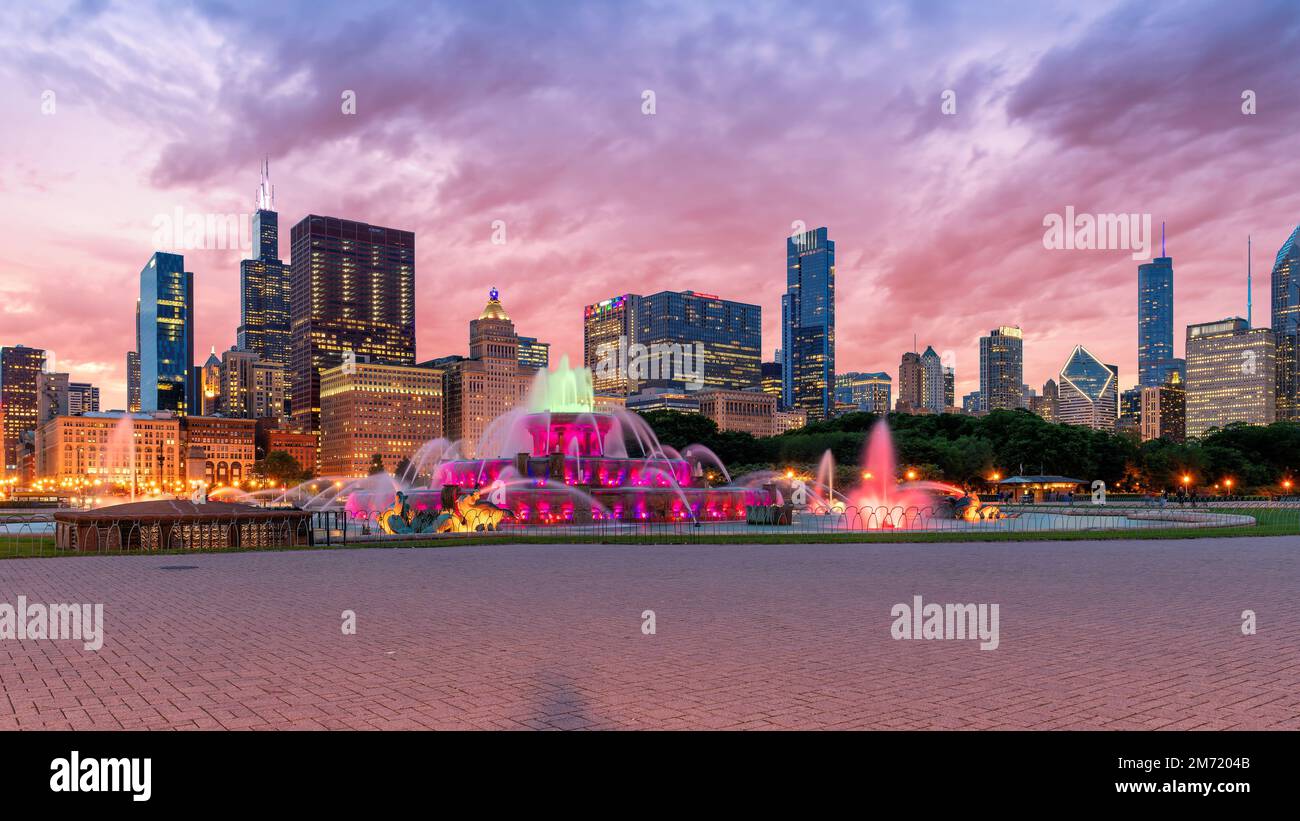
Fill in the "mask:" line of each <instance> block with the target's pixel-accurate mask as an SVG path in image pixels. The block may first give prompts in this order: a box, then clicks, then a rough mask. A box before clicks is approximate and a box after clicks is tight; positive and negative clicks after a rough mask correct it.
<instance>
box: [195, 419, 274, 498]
mask: <svg viewBox="0 0 1300 821" xmlns="http://www.w3.org/2000/svg"><path fill="white" fill-rule="evenodd" d="M181 429H182V432H183V433H184V435H185V443H184V444H185V445H186V446H187V451H186V452H187V454H189V453H193V454H194V458H196V459H197V458H199V454H198V453H197V452H194V450H193V449H194V448H196V447H198V448H202V449H203V454H202V459H203V481H204V483H205V484H207V485H208V486H209V487H222V486H225V485H239V484H242V483H243V482H245V481H248V480H249V479H251V478H252V475H253V463H254V462H256V461H257V448H256V441H257V422H256V421H255V420H253V419H230V418H226V417H213V416H189V417H186V419H185V421H184V422H183V423H182V425H181ZM187 458H188V456H187Z"/></svg>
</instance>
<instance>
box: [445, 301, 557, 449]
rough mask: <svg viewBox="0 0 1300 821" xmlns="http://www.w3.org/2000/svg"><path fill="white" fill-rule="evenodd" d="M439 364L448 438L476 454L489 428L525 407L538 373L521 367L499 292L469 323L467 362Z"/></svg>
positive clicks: (450, 360)
mask: <svg viewBox="0 0 1300 821" xmlns="http://www.w3.org/2000/svg"><path fill="white" fill-rule="evenodd" d="M440 361H441V362H442V363H444V364H443V368H444V370H445V373H446V377H445V380H444V388H445V391H446V396H445V402H446V405H445V407H446V429H447V438H448V439H450V440H452V441H453V442H455V441H458V440H459V441H460V442H461V451H462V452H463V453H465V454H466V455H469V454H473V453H474V452H475V449H476V448H477V447H478V444H479V441H480V440H481V439H482V437H483V432H484V430H486V428H487V426H488V424H489V423H490V422H491V421H492V420H493V419H496V418H497V417H498V416H501V415H502V414H504V413H507V412H509V411H511V410H513V409H514V408H516V407H517V406H519V405H521V404H522V403H523V402H524V400H525V399H526V398H527V396H528V389H529V388H530V387H531V386H532V382H533V377H534V376H535V373H536V372H535V371H534V369H533V368H530V367H526V366H523V365H520V364H519V336H518V335H517V334H516V333H515V324H514V322H512V321H511V320H510V316H509V315H508V314H507V313H506V310H505V308H504V307H502V305H501V300H500V295H499V294H498V293H497V289H495V288H493V289H492V290H491V291H490V292H489V293H488V303H487V305H486V306H484V308H483V311H482V313H480V314H479V317H478V319H475V320H472V321H471V322H470V323H469V358H461V357H450V358H448V359H446V360H440Z"/></svg>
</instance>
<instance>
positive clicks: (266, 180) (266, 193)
mask: <svg viewBox="0 0 1300 821" xmlns="http://www.w3.org/2000/svg"><path fill="white" fill-rule="evenodd" d="M257 210H259V211H274V210H275V186H273V185H271V158H270V157H263V158H262V181H261V183H260V184H259V185H258V186H257Z"/></svg>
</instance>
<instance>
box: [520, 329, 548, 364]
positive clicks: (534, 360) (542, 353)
mask: <svg viewBox="0 0 1300 821" xmlns="http://www.w3.org/2000/svg"><path fill="white" fill-rule="evenodd" d="M519 364H520V365H523V366H524V367H525V368H532V369H533V370H535V371H544V370H546V369H547V368H549V367H551V343H549V342H539V341H538V340H537V337H535V336H521V337H519Z"/></svg>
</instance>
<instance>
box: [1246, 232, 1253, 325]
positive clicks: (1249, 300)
mask: <svg viewBox="0 0 1300 821" xmlns="http://www.w3.org/2000/svg"><path fill="white" fill-rule="evenodd" d="M1253 297H1254V291H1253V288H1252V287H1251V284H1250V234H1247V235H1246V327H1247V328H1253V327H1255V323H1254V322H1253V321H1252V319H1251V316H1250V311H1251V306H1252V304H1253V303H1254V299H1253Z"/></svg>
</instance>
